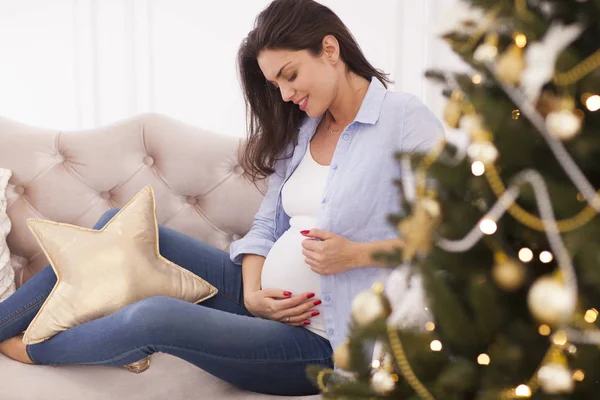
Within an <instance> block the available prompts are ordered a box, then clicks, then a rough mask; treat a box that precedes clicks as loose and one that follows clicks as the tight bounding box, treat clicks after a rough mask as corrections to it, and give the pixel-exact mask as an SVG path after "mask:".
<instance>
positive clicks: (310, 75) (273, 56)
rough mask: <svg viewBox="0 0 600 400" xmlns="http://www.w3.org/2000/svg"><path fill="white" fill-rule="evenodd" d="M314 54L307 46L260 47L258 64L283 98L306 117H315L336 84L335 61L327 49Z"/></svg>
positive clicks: (326, 104)
mask: <svg viewBox="0 0 600 400" xmlns="http://www.w3.org/2000/svg"><path fill="white" fill-rule="evenodd" d="M325 50H326V51H323V53H322V55H320V56H318V57H314V56H313V55H312V54H311V53H309V52H308V50H300V51H290V50H262V51H261V52H260V53H259V55H258V57H257V61H258V65H259V66H260V69H261V70H262V73H263V75H264V76H265V79H266V80H267V81H268V82H269V84H270V85H273V86H274V87H275V88H277V89H279V91H280V92H281V98H282V99H283V101H291V102H293V103H295V104H296V105H297V107H299V108H300V109H301V110H302V111H304V112H306V114H308V116H309V117H311V118H314V117H318V116H320V115H322V114H324V113H325V111H327V109H328V108H329V106H330V105H331V104H332V103H333V100H334V98H335V93H336V92H337V87H338V71H337V68H336V63H335V62H332V61H331V60H332V59H331V53H328V51H327V48H325Z"/></svg>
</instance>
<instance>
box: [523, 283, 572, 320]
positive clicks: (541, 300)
mask: <svg viewBox="0 0 600 400" xmlns="http://www.w3.org/2000/svg"><path fill="white" fill-rule="evenodd" d="M576 303H577V299H576V298H575V296H574V294H573V293H572V292H571V291H570V290H568V289H567V287H566V286H565V285H564V284H562V283H561V282H560V281H558V280H557V279H555V278H553V277H551V276H543V277H541V278H539V279H538V280H537V281H535V282H534V284H533V285H532V286H531V289H529V294H528V296H527V304H528V305H529V310H530V311H531V314H533V316H534V317H535V318H536V319H537V320H539V321H540V322H543V323H545V324H549V325H557V324H559V323H562V322H567V321H569V320H570V319H571V318H572V317H573V313H574V312H575V306H576Z"/></svg>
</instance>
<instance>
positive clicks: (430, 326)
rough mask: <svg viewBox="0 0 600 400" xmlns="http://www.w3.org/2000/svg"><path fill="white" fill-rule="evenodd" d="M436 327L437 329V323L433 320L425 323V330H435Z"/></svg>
mask: <svg viewBox="0 0 600 400" xmlns="http://www.w3.org/2000/svg"><path fill="white" fill-rule="evenodd" d="M434 329H435V324H434V323H433V322H431V321H429V322H427V323H426V324H425V330H427V331H429V332H433V330H434Z"/></svg>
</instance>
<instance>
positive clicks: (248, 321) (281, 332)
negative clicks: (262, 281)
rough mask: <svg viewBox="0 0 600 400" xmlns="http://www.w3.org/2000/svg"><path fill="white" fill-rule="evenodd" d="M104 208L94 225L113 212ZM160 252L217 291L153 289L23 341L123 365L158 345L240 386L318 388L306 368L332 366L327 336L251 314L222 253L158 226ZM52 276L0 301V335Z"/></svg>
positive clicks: (38, 352)
mask: <svg viewBox="0 0 600 400" xmlns="http://www.w3.org/2000/svg"><path fill="white" fill-rule="evenodd" d="M117 211H118V210H117V209H113V210H110V211H108V212H107V213H105V214H104V215H103V216H102V218H101V219H100V220H99V221H98V223H97V224H96V226H95V227H94V228H95V229H100V228H101V227H103V226H104V225H105V224H106V223H107V222H108V221H109V220H110V219H111V218H112V217H113V216H114V215H115V214H116V212H117ZM159 246H160V252H161V254H162V255H163V256H164V257H165V258H167V259H169V260H171V261H172V262H174V263H176V264H178V265H180V266H181V267H183V268H187V269H188V270H190V271H191V272H193V273H195V274H196V275H198V276H200V277H202V278H204V279H205V280H207V281H208V282H210V283H211V284H212V285H214V286H215V287H216V288H217V289H219V293H218V294H217V295H216V296H214V297H212V298H211V299H209V300H206V301H204V302H202V303H200V304H193V303H189V302H186V301H182V300H178V299H175V298H172V297H166V296H156V297H151V298H148V299H145V300H142V301H140V302H137V303H134V304H130V305H128V306H126V307H125V308H123V309H121V310H119V311H117V312H115V313H113V314H111V315H109V316H107V317H104V318H99V319H96V320H94V321H90V322H87V323H85V324H82V325H79V326H76V327H74V328H71V329H69V330H66V331H63V332H61V333H59V334H57V335H56V336H54V337H52V338H51V339H48V340H46V341H45V342H42V343H39V344H34V345H28V346H27V353H28V354H29V357H30V358H31V360H32V361H33V362H34V363H36V364H46V365H62V364H86V365H108V366H122V365H125V364H130V363H133V362H135V361H138V360H141V359H143V358H145V357H146V356H148V355H150V354H153V353H156V352H163V353H168V354H172V355H174V356H176V357H179V358H181V359H184V360H186V361H188V362H190V363H192V364H194V365H196V366H198V367H200V368H202V369H203V370H205V371H206V372H208V373H210V374H212V375H214V376H216V377H218V378H221V379H223V380H225V381H227V382H229V383H231V384H233V385H235V386H237V387H239V388H241V389H245V390H250V391H254V392H260V393H267V394H276V395H308V394H316V393H318V390H317V389H316V388H315V387H314V386H313V385H312V384H311V383H310V381H309V380H308V378H307V376H306V372H305V369H306V367H307V366H308V365H311V364H319V365H323V366H328V367H332V349H331V346H330V344H329V341H328V340H326V339H323V338H322V337H320V336H319V335H316V334H314V333H312V332H310V331H309V330H307V329H304V328H301V327H292V326H288V325H285V324H283V323H280V322H276V321H270V320H266V319H262V318H256V317H254V316H252V314H250V312H249V311H248V310H247V309H246V308H245V306H244V300H243V299H244V296H243V293H242V272H241V267H240V266H238V265H236V264H233V263H232V262H231V261H230V259H229V254H227V253H226V252H224V251H221V250H219V249H216V248H214V247H212V246H209V245H207V244H205V243H203V242H201V241H199V240H196V239H193V238H191V237H189V236H186V235H184V234H182V233H179V232H176V231H173V230H171V229H168V228H165V227H163V226H160V227H159ZM55 283H56V275H55V274H54V271H53V270H52V268H51V267H50V266H47V267H45V268H44V269H43V270H42V271H40V272H39V273H37V274H36V275H35V276H34V277H33V278H31V279H30V280H29V281H27V282H26V283H25V284H24V285H23V286H22V287H21V288H19V290H17V291H16V292H15V293H13V295H12V296H10V297H9V298H8V299H6V300H5V301H4V302H2V303H0V342H2V341H4V340H6V339H8V338H10V337H13V336H16V335H18V334H20V333H21V332H23V331H25V330H26V329H27V327H28V326H29V323H30V322H31V321H32V320H33V318H34V317H35V315H36V314H37V312H38V310H39V309H40V307H41V305H42V304H43V302H44V301H45V299H46V297H47V296H48V294H49V293H50V291H51V290H52V288H53V287H54V284H55Z"/></svg>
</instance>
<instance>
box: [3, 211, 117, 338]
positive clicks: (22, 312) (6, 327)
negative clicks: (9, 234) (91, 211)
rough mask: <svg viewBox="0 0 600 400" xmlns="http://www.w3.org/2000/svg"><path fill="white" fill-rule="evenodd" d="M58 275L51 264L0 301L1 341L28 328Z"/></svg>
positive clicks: (106, 215)
mask: <svg viewBox="0 0 600 400" xmlns="http://www.w3.org/2000/svg"><path fill="white" fill-rule="evenodd" d="M116 211H117V210H109V211H107V212H106V213H104V215H102V217H101V218H100V219H99V220H98V222H97V223H96V225H95V226H94V229H100V228H102V227H103V226H104V225H105V224H106V223H107V222H108V221H109V220H110V219H111V218H112V217H113V216H114V215H115V214H116ZM55 283H56V275H55V274H54V270H53V269H52V267H51V266H50V265H48V266H46V267H45V268H44V269H42V270H41V271H40V272H38V273H37V274H35V275H34V276H33V277H32V278H31V279H29V280H28V281H27V282H25V284H24V285H23V286H21V287H20V288H19V289H18V290H17V291H16V292H14V293H13V294H12V295H11V296H10V297H9V298H7V299H6V300H4V301H3V302H1V303H0V342H3V341H5V340H6V339H9V338H11V337H13V336H17V335H18V334H20V333H21V332H23V331H24V330H26V329H27V327H28V326H29V324H30V323H31V321H32V320H33V318H34V317H35V316H36V315H37V313H38V311H39V310H40V307H41V306H42V304H44V301H46V298H47V297H48V295H49V294H50V292H51V291H52V289H53V288H54V284H55Z"/></svg>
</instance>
